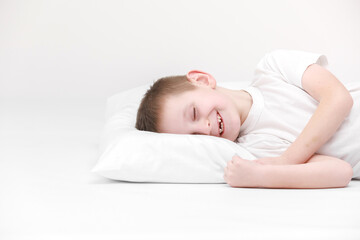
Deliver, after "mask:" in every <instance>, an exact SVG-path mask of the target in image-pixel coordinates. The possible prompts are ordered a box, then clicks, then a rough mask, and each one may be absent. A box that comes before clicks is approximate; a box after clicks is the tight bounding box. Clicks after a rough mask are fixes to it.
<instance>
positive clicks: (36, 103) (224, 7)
mask: <svg viewBox="0 0 360 240" xmlns="http://www.w3.org/2000/svg"><path fill="white" fill-rule="evenodd" d="M359 43H360V1H357V0H353V1H351V0H337V1H335V0H320V1H314V0H298V1H285V0H273V1H270V0H263V1H260V0H253V1H250V0H249V1H230V0H222V1H220V0H219V1H210V0H207V1H197V0H192V1H189V0H187V1H185V0H183V1H180V0H176V1H165V0H163V1H160V0H157V1H134V0H132V1H130V0H128V1H104V0H101V1H100V0H99V1H90V0H71V1H70V0H69V1H65V0H64V1H60V0H59V1H51V0H48V1H45V0H43V1H40V0H33V1H31V0H29V1H26V0H23V1H20V0H18V1H16V0H0V239H1V240H12V239H14V240H29V239H34V240H35V239H36V240H42V239H44V240H49V239H50V240H52V239H61V240H62V239H66V240H68V239H74V240H75V239H76V240H79V239H86V240H89V239H94V240H95V239H102V240H105V239H106V240H110V239H116V240H117V239H156V240H158V239H166V240H168V239H182V240H183V239H197V240H199V239H204V240H205V239H206V240H209V239H214V240H215V239H216V240H218V239H259V240H260V239H261V240H266V239H276V240H279V239H280V240H281V239H284V240H288V239H299V240H300V239H301V240H303V239H316V240H319V239H323V240H332V239H333V240H338V239H342V240H357V239H359V236H360V221H359V216H360V208H359V199H360V191H359V189H360V182H359V181H351V183H350V184H349V186H348V187H347V188H340V189H320V190H308V189H304V190H294V189H290V190H289V189H236V188H231V187H229V186H227V185H225V184H187V185H186V184H152V183H144V184H141V183H127V182H114V181H110V180H106V179H104V178H101V177H99V176H96V175H94V174H92V173H91V172H90V170H91V168H92V167H93V166H94V164H95V162H96V161H97V159H98V145H99V137H100V134H101V131H102V128H103V126H104V115H105V104H106V98H107V97H109V96H110V95H112V94H114V93H117V92H120V91H122V90H124V89H127V88H130V87H134V86H138V85H142V84H145V83H149V82H152V81H154V80H156V79H157V78H159V77H162V76H164V75H172V74H184V73H186V71H188V70H190V69H200V70H204V71H207V72H210V73H212V74H213V75H214V76H215V78H216V79H218V81H235V80H239V81H241V80H250V79H251V78H252V75H253V71H254V68H255V65H256V64H257V62H258V61H259V60H260V58H261V57H262V56H263V55H264V54H265V53H266V52H269V51H271V50H273V49H277V48H287V49H299V50H306V51H313V52H319V53H323V54H325V55H327V57H328V59H329V62H330V68H331V69H332V70H333V71H334V73H335V75H336V76H338V77H339V78H340V79H341V80H343V81H350V80H356V81H359V76H360V67H359V66H360V44H359ZM349 134H351V133H349ZM139 150H141V149H139Z"/></svg>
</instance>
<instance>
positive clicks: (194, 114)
mask: <svg viewBox="0 0 360 240" xmlns="http://www.w3.org/2000/svg"><path fill="white" fill-rule="evenodd" d="M193 120H194V121H195V120H196V108H195V107H193Z"/></svg>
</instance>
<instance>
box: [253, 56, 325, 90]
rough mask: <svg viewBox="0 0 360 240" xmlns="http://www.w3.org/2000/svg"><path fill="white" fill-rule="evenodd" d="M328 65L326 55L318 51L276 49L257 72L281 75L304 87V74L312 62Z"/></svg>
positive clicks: (287, 80) (264, 59)
mask: <svg viewBox="0 0 360 240" xmlns="http://www.w3.org/2000/svg"><path fill="white" fill-rule="evenodd" d="M314 63H317V64H319V65H321V66H323V67H325V66H327V63H328V62H327V58H326V56H324V55H322V54H318V53H311V52H304V51H296V50H282V49H281V50H275V51H272V52H270V53H268V54H266V55H265V56H264V57H263V58H262V59H261V61H260V62H259V64H258V65H257V68H256V72H255V73H256V74H272V75H279V76H280V77H281V78H282V79H283V80H284V81H286V82H288V83H290V84H293V85H296V86H298V87H300V88H302V84H301V79H302V76H303V74H304V72H305V70H306V69H307V67H308V66H310V65H311V64H314Z"/></svg>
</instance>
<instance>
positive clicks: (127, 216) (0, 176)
mask: <svg viewBox="0 0 360 240" xmlns="http://www.w3.org/2000/svg"><path fill="white" fill-rule="evenodd" d="M104 114H105V101H99V100H72V101H70V100H66V101H64V100H49V99H47V100H43V101H42V100H16V101H14V100H9V99H3V100H1V102H0V126H1V128H0V194H1V195H0V239H2V240H8V239H16V240H21V239H36V240H39V239H47V240H48V239H102V240H106V239H207V240H208V239H327V240H328V239H351V240H355V239H360V220H359V216H360V207H359V202H360V181H352V182H351V183H350V185H349V186H348V187H347V188H340V189H323V190H284V189H236V188H230V187H228V186H227V185H225V184H152V183H144V184H143V183H128V182H120V181H110V180H107V179H104V178H102V177H100V176H97V175H94V174H92V173H91V172H90V169H91V168H92V167H93V165H94V164H95V162H96V160H97V157H98V143H99V137H100V134H101V131H102V127H103V124H104Z"/></svg>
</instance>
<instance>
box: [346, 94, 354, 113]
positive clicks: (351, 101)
mask: <svg viewBox="0 0 360 240" xmlns="http://www.w3.org/2000/svg"><path fill="white" fill-rule="evenodd" d="M346 103H347V106H348V108H349V112H350V110H351V108H352V107H353V105H354V99H353V98H352V96H351V94H350V93H349V92H348V96H347V99H346Z"/></svg>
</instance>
